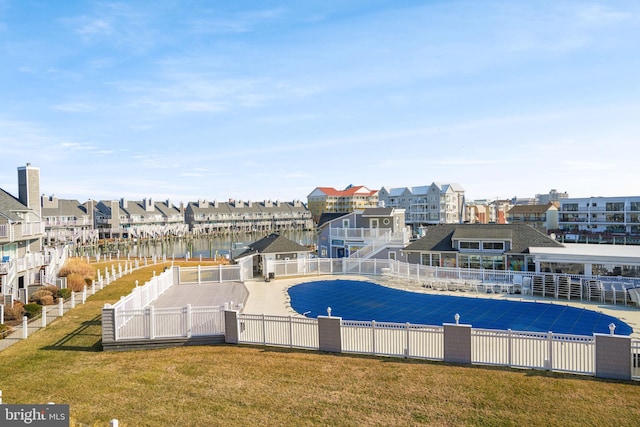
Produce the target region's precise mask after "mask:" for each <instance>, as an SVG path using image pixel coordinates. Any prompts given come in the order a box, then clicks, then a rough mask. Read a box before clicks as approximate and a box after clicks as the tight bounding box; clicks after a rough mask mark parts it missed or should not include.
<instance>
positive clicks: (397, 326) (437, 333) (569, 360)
mask: <svg viewBox="0 0 640 427" xmlns="http://www.w3.org/2000/svg"><path fill="white" fill-rule="evenodd" d="M238 323H239V333H240V337H239V342H240V343H243V344H261V345H272V346H285V347H297V348H307V349H313V350H318V349H319V346H318V325H317V319H307V318H302V317H291V316H268V315H256V314H240V315H239V316H238ZM341 346H342V352H344V353H357V354H371V355H376V356H390V357H407V358H420V359H429V360H444V327H442V326H429V325H414V324H410V323H392V322H376V321H355V320H342V321H341ZM471 349H472V350H471V351H472V359H471V362H472V363H474V364H480V365H499V366H507V367H514V368H527V369H544V370H550V371H555V372H567V373H574V374H585V375H595V339H594V337H593V336H581V335H568V334H554V333H543V332H527V331H500V330H489V329H476V328H472V329H471ZM633 354H635V355H636V356H633V358H634V360H637V359H638V357H640V341H635V344H634V347H633ZM639 368H640V367H639ZM639 370H640V369H637V370H636V371H635V372H638V371H639Z"/></svg>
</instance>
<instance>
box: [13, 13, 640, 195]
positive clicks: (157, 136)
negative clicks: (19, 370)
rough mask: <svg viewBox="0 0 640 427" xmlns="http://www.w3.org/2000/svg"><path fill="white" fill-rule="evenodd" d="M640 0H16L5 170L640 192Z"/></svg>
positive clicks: (57, 178)
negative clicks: (28, 165) (27, 168)
mask: <svg viewBox="0 0 640 427" xmlns="http://www.w3.org/2000/svg"><path fill="white" fill-rule="evenodd" d="M639 41H640V2H637V1H635V0H630V1H593V2H590V1H564V0H558V1H543V0H540V1H517V2H514V1H484V0H479V1H455V0H452V1H403V0H395V1H376V0H363V1H359V0H353V1H324V0H323V1H315V0H305V1H290V2H277V1H242V2H229V1H196V0H193V1H188V2H185V1H177V0H176V1H165V0H154V1H132V2H108V1H104V2H103V1H72V0H69V1H49V0H0V188H3V189H5V190H7V191H9V192H11V193H13V194H17V172H16V169H17V167H19V166H23V165H24V164H26V163H27V162H30V163H31V164H32V165H33V166H37V167H39V168H40V175H41V192H42V193H43V194H47V195H52V194H55V195H56V196H58V197H60V198H72V199H78V200H80V201H81V202H83V201H85V200H87V199H89V198H93V199H116V198H122V197H124V198H126V199H129V200H141V199H142V198H145V197H152V198H155V199H158V200H163V199H166V198H170V199H172V200H174V201H176V202H177V201H180V200H182V201H185V202H187V201H194V200H197V199H202V198H205V199H208V200H214V199H217V200H226V199H229V198H235V199H242V200H247V199H251V200H265V199H273V200H275V199H279V200H293V199H300V200H303V201H306V197H307V195H308V194H309V193H310V192H311V191H312V190H313V189H314V188H315V187H318V186H331V187H336V188H338V189H341V188H344V187H346V186H347V185H349V184H354V185H365V186H367V187H369V188H371V189H379V188H381V187H382V186H387V187H405V186H407V187H412V186H420V185H428V184H430V183H431V182H433V181H440V182H457V183H460V184H461V185H462V186H463V187H464V188H465V190H466V193H467V197H468V198H469V199H475V198H495V197H513V196H519V197H531V196H533V195H535V194H537V193H545V192H548V191H549V190H550V189H552V188H554V189H557V190H558V191H566V192H568V193H569V195H570V196H571V197H588V196H619V195H640V191H639V189H638V181H639V180H640V168H639V167H638V165H639V162H638V158H639V155H640V144H639V142H640V138H639V136H640V43H639Z"/></svg>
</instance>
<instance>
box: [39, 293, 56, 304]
mask: <svg viewBox="0 0 640 427" xmlns="http://www.w3.org/2000/svg"><path fill="white" fill-rule="evenodd" d="M51 304H53V295H44V296H43V297H41V298H40V305H51Z"/></svg>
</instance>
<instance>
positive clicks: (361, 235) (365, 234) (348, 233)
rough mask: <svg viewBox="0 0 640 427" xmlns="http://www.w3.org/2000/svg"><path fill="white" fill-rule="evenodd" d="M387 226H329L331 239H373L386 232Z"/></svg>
mask: <svg viewBox="0 0 640 427" xmlns="http://www.w3.org/2000/svg"><path fill="white" fill-rule="evenodd" d="M388 231H389V229H388V228H337V227H336V228H331V229H330V230H329V237H330V238H331V239H375V238H378V237H380V236H381V235H382V234H384V233H386V232H388Z"/></svg>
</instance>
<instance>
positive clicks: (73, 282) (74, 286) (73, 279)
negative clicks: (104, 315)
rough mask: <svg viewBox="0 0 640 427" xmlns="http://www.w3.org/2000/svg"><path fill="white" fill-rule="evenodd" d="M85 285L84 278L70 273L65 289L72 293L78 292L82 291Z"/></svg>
mask: <svg viewBox="0 0 640 427" xmlns="http://www.w3.org/2000/svg"><path fill="white" fill-rule="evenodd" d="M85 285H86V282H85V281H84V278H83V277H82V276H81V275H79V274H77V273H71V274H70V275H68V276H67V288H68V289H71V290H72V291H74V292H80V291H81V290H83V289H84V286H85Z"/></svg>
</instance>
